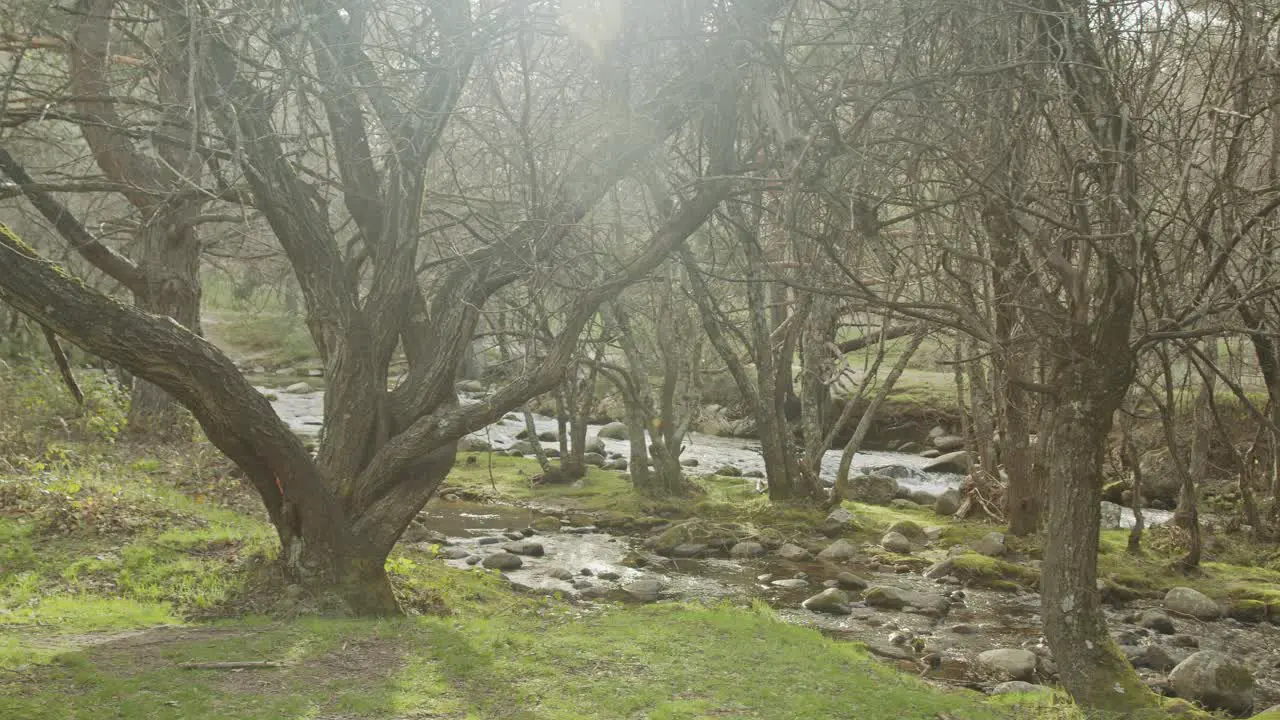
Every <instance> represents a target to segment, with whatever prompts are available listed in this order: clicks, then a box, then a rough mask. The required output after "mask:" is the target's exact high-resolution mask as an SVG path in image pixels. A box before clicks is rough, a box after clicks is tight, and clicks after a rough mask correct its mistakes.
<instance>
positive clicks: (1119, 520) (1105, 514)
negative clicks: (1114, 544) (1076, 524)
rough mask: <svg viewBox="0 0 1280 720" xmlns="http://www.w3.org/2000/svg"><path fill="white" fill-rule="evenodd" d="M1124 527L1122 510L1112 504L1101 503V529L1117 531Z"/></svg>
mask: <svg viewBox="0 0 1280 720" xmlns="http://www.w3.org/2000/svg"><path fill="white" fill-rule="evenodd" d="M1122 527H1124V508H1122V507H1120V506H1119V505H1117V504H1115V503H1113V502H1107V501H1106V500H1103V501H1102V529H1103V530H1119V529H1120V528H1122Z"/></svg>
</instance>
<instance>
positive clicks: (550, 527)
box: [529, 515, 561, 532]
mask: <svg viewBox="0 0 1280 720" xmlns="http://www.w3.org/2000/svg"><path fill="white" fill-rule="evenodd" d="M560 526H561V523H560V518H558V517H554V516H552V515H546V516H543V517H540V518H534V520H533V522H531V523H529V527H531V528H533V529H534V530H537V531H538V532H560Z"/></svg>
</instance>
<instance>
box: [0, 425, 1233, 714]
mask: <svg viewBox="0 0 1280 720" xmlns="http://www.w3.org/2000/svg"><path fill="white" fill-rule="evenodd" d="M53 410H54V409H52V408H45V409H43V410H41V411H39V412H37V413H35V414H36V415H38V416H39V415H42V414H43V415H47V414H49V413H51V412H53ZM44 430H46V431H47V430H50V428H45V429H44ZM86 430H87V428H86V426H83V425H81V424H79V423H73V424H72V426H71V427H70V428H69V429H68V430H63V429H62V428H61V427H58V428H56V429H54V432H52V433H51V434H46V435H42V436H41V437H40V439H38V440H36V441H33V440H32V437H31V436H29V435H23V434H21V433H19V434H17V435H10V436H9V437H8V439H10V440H15V438H16V440H15V442H12V443H10V445H8V446H6V447H7V448H8V449H10V450H14V449H20V450H22V452H10V453H7V454H6V459H5V461H4V463H3V465H0V717H3V718H22V719H24V720H25V719H28V718H30V719H31V720H39V719H44V718H49V719H53V718H58V719H59V720H62V719H64V718H95V719H96V718H130V719H132V718H220V719H221V718H228V719H231V718H314V719H321V718H324V719H329V720H339V719H342V720H346V719H355V718H370V719H372V718H720V717H742V718H869V719H878V718H886V719H887V718H921V719H929V720H939V719H952V720H956V719H959V718H972V719H974V720H978V719H984V718H990V719H992V720H997V719H1002V718H1004V719H1009V720H1013V719H1015V718H1078V717H1083V716H1082V715H1080V713H1079V712H1078V711H1077V710H1076V709H1075V708H1074V707H1073V706H1071V705H1070V704H1069V703H1068V702H1065V701H1064V700H1062V699H1061V696H1059V695H1047V696H1025V695H1010V696H1002V697H999V698H992V697H987V696H985V695H982V694H980V693H976V692H971V691H965V690H957V689H953V688H947V687H943V686H940V685H938V684H935V683H930V682H928V681H926V680H922V679H919V678H917V677H916V676H915V674H914V673H911V674H908V673H902V672H899V671H898V670H896V669H894V668H893V667H890V666H888V665H885V664H884V663H883V662H881V661H879V660H877V659H876V658H874V657H873V656H872V655H870V654H869V653H868V652H867V651H866V649H865V648H864V647H863V646H862V645H860V644H857V643H850V642H841V641H837V640H833V639H830V638H828V637H824V636H823V635H822V634H821V633H819V632H818V631H816V630H813V629H808V628H804V627H799V626H796V625H794V624H790V623H787V622H783V621H782V620H781V619H780V618H779V617H778V615H777V614H776V612H775V611H774V610H772V609H771V608H769V607H768V606H767V605H765V604H763V603H760V602H754V603H746V604H744V603H742V602H659V603H656V604H651V605H643V606H640V605H634V604H625V603H619V602H612V601H608V600H598V601H592V602H580V601H575V600H571V599H569V598H565V597H560V596H555V595H552V596H545V595H535V594H530V593H527V592H521V591H519V590H518V589H515V588H513V587H512V586H511V584H510V583H509V582H507V581H506V580H505V579H504V578H503V577H502V576H501V575H500V574H498V573H496V572H493V571H484V570H471V569H468V570H463V569H457V568H454V567H450V566H449V565H447V564H446V563H444V562H442V561H441V560H440V559H439V558H438V557H437V555H436V552H437V550H438V548H436V547H435V546H432V545H430V544H428V543H406V544H402V545H401V547H400V548H398V549H397V551H396V552H395V553H393V555H392V557H391V558H390V559H389V561H388V570H389V572H390V574H391V576H392V578H393V581H394V584H395V586H396V590H397V592H398V594H399V596H400V598H401V602H402V605H403V606H404V608H405V609H406V610H407V612H408V615H407V616H406V617H403V618H398V619H392V620H354V619H344V618H328V617H317V616H314V615H311V614H309V613H308V612H307V607H306V603H305V599H300V598H298V597H296V596H295V595H293V594H292V593H291V592H290V591H289V589H288V588H287V587H284V586H282V584H281V582H280V580H279V578H278V577H277V574H276V572H275V570H274V566H273V564H272V562H271V561H272V559H273V556H274V553H275V552H276V541H275V539H274V535H273V532H272V530H271V528H270V527H269V525H268V524H267V523H266V522H265V520H264V518H263V513H262V511H261V509H260V507H259V505H258V503H257V501H256V499H255V498H254V497H252V495H251V493H250V492H249V491H248V490H247V489H246V488H245V487H244V485H243V484H242V482H241V481H240V480H238V479H237V478H236V474H235V473H234V471H233V470H232V469H231V468H230V467H229V466H228V465H227V463H226V462H225V460H223V459H222V458H220V457H219V456H218V454H217V453H216V451H214V450H213V449H212V448H209V447H207V446H204V445H196V446H193V448H187V449H185V450H180V449H173V448H163V447H151V448H147V447H136V446H134V447H131V446H127V445H123V444H107V443H104V442H102V441H100V440H91V439H88V438H86V437H85V435H86ZM51 438H52V439H51ZM59 438H61V439H59ZM35 453H38V454H35ZM494 460H495V464H494V465H493V466H489V465H488V463H484V464H480V463H474V464H467V463H466V460H465V458H462V459H461V464H460V465H459V466H458V468H457V469H456V470H455V472H454V473H453V475H451V477H450V479H449V481H448V483H449V487H450V489H451V491H453V492H461V493H468V494H474V495H481V494H487V498H486V499H488V500H491V501H495V502H502V503H536V504H539V505H540V506H543V507H548V508H559V511H560V512H561V513H562V514H564V515H566V516H573V515H574V514H582V515H584V516H589V517H592V518H595V519H597V520H601V521H603V522H605V523H610V522H612V523H614V524H625V523H626V521H627V519H628V518H639V517H643V516H644V515H645V514H647V513H652V512H664V513H668V514H670V513H671V512H673V506H672V504H671V503H658V504H654V503H652V502H651V501H648V500H646V499H644V498H642V497H640V496H637V495H635V494H634V493H633V492H631V491H630V489H629V488H628V486H627V484H626V483H625V482H623V481H622V480H621V476H619V475H616V474H612V473H601V472H596V471H593V473H592V475H591V476H590V477H589V478H588V482H587V483H586V484H584V486H583V487H581V488H573V487H569V486H552V487H540V486H533V485H531V484H530V483H529V475H530V473H531V472H532V471H533V466H532V464H531V463H529V462H527V461H526V462H524V463H523V464H521V462H519V461H517V460H515V459H511V458H494ZM704 487H705V490H706V495H705V496H704V497H703V498H702V499H701V500H700V501H699V502H697V503H684V504H683V506H684V512H685V513H686V515H698V514H699V513H701V514H702V515H703V516H705V517H707V518H711V519H715V520H717V521H724V520H726V517H727V516H726V515H725V514H724V513H727V512H729V507H730V506H734V507H737V508H738V509H737V510H735V511H734V512H736V513H737V514H736V515H735V516H734V519H735V520H737V521H743V522H753V523H756V524H761V525H766V526H769V527H772V528H774V529H775V530H777V531H779V532H784V533H788V532H798V531H799V529H800V528H801V527H803V526H806V525H808V524H809V523H811V522H813V518H811V517H808V514H811V513H806V512H805V511H786V512H774V511H770V510H769V509H768V508H767V506H765V505H764V504H763V503H761V502H759V501H751V500H749V499H746V500H744V499H742V498H736V497H731V496H732V494H733V492H735V491H734V490H733V487H736V486H732V485H731V484H730V483H717V482H716V481H715V480H708V481H707V482H706V484H705V486H704ZM429 508H430V506H429ZM856 509H857V510H858V512H859V515H860V517H864V518H867V519H869V520H870V521H871V522H872V523H874V524H875V525H876V526H878V525H880V524H883V523H886V522H890V521H893V520H895V519H896V518H898V511H894V510H890V509H888V508H881V509H875V508H870V507H867V506H858V507H857V508H856ZM909 516H910V514H908V515H906V516H904V517H909ZM990 529H991V526H987V525H984V524H982V523H959V522H957V523H955V524H954V526H952V527H949V528H948V531H947V532H948V537H950V538H951V539H952V540H955V541H965V540H969V539H972V538H976V537H980V536H981V535H982V534H983V533H985V532H987V531H988V530H990ZM1111 540H1112V542H1110V543H1108V544H1111V545H1114V544H1115V543H1116V542H1117V541H1118V539H1116V538H1112V539H1111ZM1151 560H1152V562H1153V563H1154V562H1156V561H1157V560H1158V558H1156V557H1155V556H1154V555H1153V556H1152V558H1151ZM1116 562H1122V560H1118V559H1117V560H1116ZM1104 564H1105V563H1104ZM1121 570H1122V569H1120V568H1118V569H1117V570H1116V572H1119V571H1121ZM1127 571H1128V572H1129V573H1130V574H1132V575H1134V576H1138V575H1140V574H1143V573H1146V572H1147V570H1145V569H1143V568H1142V567H1139V566H1132V567H1128V568H1127ZM1244 571H1245V569H1244V568H1234V569H1232V570H1231V571H1230V572H1234V573H1243V572H1244ZM1211 572H1217V573H1219V574H1218V575H1217V576H1216V577H1210V578H1209V579H1208V580H1206V582H1205V587H1206V589H1207V590H1211V589H1212V586H1219V587H1222V586H1223V585H1224V583H1223V579H1224V578H1225V577H1227V573H1228V571H1227V570H1226V569H1225V568H1223V569H1219V570H1216V571H1211ZM245 661H269V662H272V663H276V664H277V666H275V667H263V668H251V669H232V670H227V669H184V668H183V667H182V664H183V663H190V662H245Z"/></svg>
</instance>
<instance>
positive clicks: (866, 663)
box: [0, 571, 1066, 720]
mask: <svg viewBox="0 0 1280 720" xmlns="http://www.w3.org/2000/svg"><path fill="white" fill-rule="evenodd" d="M453 572H458V573H464V574H477V573H465V571H453ZM244 659H261V660H274V661H278V662H281V663H283V667H281V668H277V669H268V670H251V671H244V672H241V673H225V672H216V671H184V670H180V669H178V668H177V663H180V662H184V661H219V660H244ZM26 673H27V675H28V676H29V677H30V678H31V681H29V682H23V681H22V680H20V679H19V680H18V681H16V682H15V681H13V680H6V681H4V682H5V684H6V685H7V686H8V687H7V688H5V689H7V690H10V691H11V692H7V693H0V716H3V717H22V718H29V719H30V720H42V719H43V718H58V719H59V720H63V719H65V718H88V717H100V716H101V713H102V712H103V710H104V709H106V708H111V709H112V710H114V711H115V716H117V717H128V718H160V717H183V718H192V719H200V718H219V719H221V718H227V719H234V718H262V717H323V716H335V715H337V716H344V715H345V716H354V717H360V718H384V717H385V718H391V717H403V716H404V715H405V714H411V715H413V716H416V717H433V716H435V717H459V718H461V717H474V718H530V719H532V718H557V719H561V718H564V719H571V718H613V717H617V718H624V717H647V718H702V717H721V716H731V717H756V718H817V717H859V718H901V719H911V718H920V719H921V720H924V719H926V718H928V719H932V718H937V717H943V716H945V717H951V718H966V719H970V720H982V719H991V720H995V719H996V718H1016V717H1027V715H1025V713H1026V712H1027V711H1028V710H1029V708H1028V707H1027V706H1026V705H1022V706H1017V707H1014V706H1011V705H1010V704H1009V703H1010V702H1011V701H1010V700H1007V699H1006V700H1003V701H1001V702H1000V703H999V704H995V703H988V701H987V700H986V698H984V697H982V696H980V695H977V694H975V693H967V692H956V693H952V692H943V691H939V690H937V689H935V688H932V687H930V686H928V685H925V684H924V683H922V682H920V681H919V680H917V679H915V678H914V677H909V676H906V675H900V674H898V673H896V672H894V671H893V670H891V669H889V668H887V667H885V666H883V665H881V664H880V663H878V662H877V661H875V660H874V659H872V658H871V657H870V656H869V655H867V654H866V653H865V652H863V651H862V650H860V649H859V648H858V647H857V646H855V645H851V644H847V643H837V642H834V641H832V640H828V639H826V638H824V637H822V636H821V635H820V634H818V633H817V632H814V631H812V630H807V629H804V628H799V627H795V626H792V625H788V624H785V623H782V622H779V621H778V620H777V619H775V618H774V617H772V615H771V613H769V612H767V611H761V610H747V609H740V608H731V607H724V606H719V607H696V606H685V605H659V606H650V607H645V608H640V609H633V610H609V611H606V612H600V613H596V614H591V615H587V616H581V615H580V614H579V613H578V612H576V611H574V610H572V609H569V608H567V607H562V606H554V605H544V606H541V607H527V608H521V609H519V610H516V611H513V612H510V613H508V614H506V615H504V616H500V617H499V616H493V617H480V616H467V617H462V618H459V617H452V618H428V617H423V618H405V619H397V620H391V621H343V620H325V619H306V620H299V621H294V622H290V623H279V624H276V623H272V624H262V623H257V624H254V623H250V624H249V626H248V627H245V625H244V624H243V623H238V622H237V623H230V622H220V623H216V624H212V625H208V626H203V627H201V628H196V629H190V630H172V629H169V630H159V631H155V632H154V633H148V634H144V635H141V636H134V637H128V638H121V639H118V640H110V641H107V642H105V643H101V644H98V645H94V646H91V647H86V648H84V649H82V650H80V651H78V652H71V653H65V654H62V655H60V656H58V657H56V658H54V659H53V660H52V662H50V663H49V664H47V665H44V666H42V667H38V668H28V669H27V670H26ZM14 691H16V692H14ZM1044 712H1045V713H1048V712H1050V711H1049V710H1047V709H1046V710H1045V711H1044ZM1036 716H1037V717H1052V715H1046V714H1039V713H1037V714H1036ZM1061 717H1066V716H1065V715H1062V716H1061Z"/></svg>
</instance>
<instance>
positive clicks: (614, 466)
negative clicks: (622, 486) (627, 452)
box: [604, 460, 628, 471]
mask: <svg viewBox="0 0 1280 720" xmlns="http://www.w3.org/2000/svg"><path fill="white" fill-rule="evenodd" d="M627 467H628V465H627V461H626V460H610V461H609V462H607V463H605V464H604V469H605V470H621V471H626V469H627Z"/></svg>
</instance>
